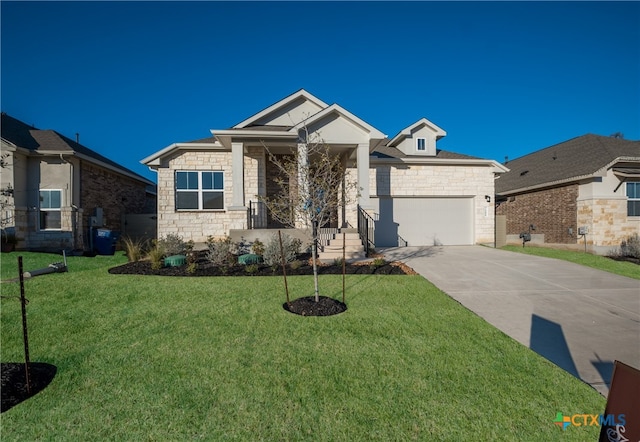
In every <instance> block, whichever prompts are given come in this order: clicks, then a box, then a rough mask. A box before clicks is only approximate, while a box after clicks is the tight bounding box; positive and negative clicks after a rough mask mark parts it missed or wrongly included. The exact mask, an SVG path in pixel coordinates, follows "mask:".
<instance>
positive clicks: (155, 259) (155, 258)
mask: <svg viewBox="0 0 640 442" xmlns="http://www.w3.org/2000/svg"><path fill="white" fill-rule="evenodd" d="M147 257H148V258H149V261H151V268H152V269H153V270H159V269H161V268H162V267H163V266H164V257H165V250H164V248H163V246H162V243H161V242H160V241H156V242H155V245H154V247H153V248H152V249H151V250H149V253H148V254H147Z"/></svg>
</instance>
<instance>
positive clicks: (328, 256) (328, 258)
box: [318, 251, 367, 264]
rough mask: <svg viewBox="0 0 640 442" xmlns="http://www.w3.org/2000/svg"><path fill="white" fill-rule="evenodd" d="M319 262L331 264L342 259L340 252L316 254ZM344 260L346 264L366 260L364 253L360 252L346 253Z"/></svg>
mask: <svg viewBox="0 0 640 442" xmlns="http://www.w3.org/2000/svg"><path fill="white" fill-rule="evenodd" d="M318 259H319V260H320V262H323V263H326V264H331V263H333V262H335V261H336V260H337V259H342V251H340V252H339V253H338V252H328V253H327V252H323V253H319V254H318ZM345 259H346V261H347V262H353V261H360V260H364V259H367V256H366V255H365V253H364V251H362V252H347V253H345Z"/></svg>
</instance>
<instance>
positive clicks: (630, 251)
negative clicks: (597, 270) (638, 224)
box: [620, 233, 640, 258]
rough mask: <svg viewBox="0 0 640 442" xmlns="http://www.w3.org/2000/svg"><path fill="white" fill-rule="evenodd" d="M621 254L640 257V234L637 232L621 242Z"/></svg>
mask: <svg viewBox="0 0 640 442" xmlns="http://www.w3.org/2000/svg"><path fill="white" fill-rule="evenodd" d="M620 256H628V257H631V258H640V236H639V235H638V234H637V233H635V234H633V235H631V236H629V237H628V238H627V239H625V240H623V241H622V242H621V243H620Z"/></svg>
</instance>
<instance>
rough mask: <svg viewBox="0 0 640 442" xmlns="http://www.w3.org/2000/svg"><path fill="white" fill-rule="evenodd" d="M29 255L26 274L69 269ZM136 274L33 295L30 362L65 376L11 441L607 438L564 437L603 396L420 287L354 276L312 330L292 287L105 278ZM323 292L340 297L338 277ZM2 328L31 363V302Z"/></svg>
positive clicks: (583, 432) (275, 282)
mask: <svg viewBox="0 0 640 442" xmlns="http://www.w3.org/2000/svg"><path fill="white" fill-rule="evenodd" d="M23 255H24V256H25V270H30V269H33V268H39V267H44V266H46V265H47V264H49V263H52V262H55V261H59V260H61V257H59V256H55V255H36V254H28V253H23ZM16 256H17V253H11V254H3V255H2V279H3V280H4V279H7V278H12V277H14V276H15V275H16V270H15V269H16V265H15V263H14V262H15V257H16ZM123 262H124V258H123V257H122V256H116V257H102V256H97V257H95V258H80V257H77V258H76V257H73V258H68V263H69V272H68V273H63V274H52V275H45V276H38V277H36V278H33V279H31V280H28V281H26V296H27V298H28V299H29V301H30V302H29V305H28V307H27V308H28V315H29V336H30V350H31V360H32V361H34V362H46V363H49V364H53V365H55V366H56V367H57V370H58V371H57V375H56V376H55V378H54V379H53V382H52V383H51V384H50V385H49V386H48V387H47V388H46V389H45V390H43V391H42V392H40V393H39V394H37V395H36V396H34V397H33V398H31V399H29V400H27V401H25V402H23V403H21V404H19V405H17V406H15V407H14V408H12V409H11V410H9V411H7V412H5V413H3V414H2V418H1V426H2V427H1V431H2V438H3V440H5V441H9V440H20V441H24V440H30V441H31V440H44V439H46V440H87V439H91V440H192V439H197V440H242V441H245V440H246V441H255V440H269V441H271V440H313V441H323V440H325V441H354V440H356V441H357V440H362V441H368V440H381V441H389V440H403V441H404V440H456V441H460V440H491V441H498V440H508V441H513V440H545V441H551V440H562V441H567V440H575V441H583V440H595V439H597V435H598V430H599V428H597V427H569V428H568V429H567V430H565V431H563V430H562V429H561V428H559V427H557V426H556V425H554V424H553V420H554V419H555V418H556V414H557V413H558V412H561V413H563V414H565V415H569V414H576V413H580V414H600V413H602V412H603V411H604V406H605V399H604V398H602V396H600V394H598V393H597V392H596V391H595V390H593V389H592V388H591V387H589V386H588V385H586V384H584V383H583V382H581V381H580V380H578V379H576V378H574V377H573V376H571V375H569V374H568V373H566V372H565V371H564V370H562V369H560V368H557V367H556V366H554V365H553V364H551V363H550V362H548V361H547V360H545V359H544V358H542V357H541V356H539V355H537V354H536V353H534V352H533V351H531V350H529V349H527V348H526V347H524V346H522V345H520V344H519V343H517V342H516V341H514V340H513V339H511V338H509V337H508V336H506V335H504V334H503V333H502V332H500V331H498V330H497V329H495V328H494V327H492V326H490V325H489V324H487V323H486V322H485V321H484V320H482V319H480V318H479V317H477V316H476V315H474V314H473V313H471V312H470V311H468V310H467V309H465V308H464V307H462V306H461V305H460V304H458V303H457V302H455V301H453V300H452V299H451V298H449V297H448V296H447V295H445V294H444V293H442V292H441V291H439V290H438V289H436V288H435V287H434V286H433V285H431V284H430V283H429V282H427V281H426V280H425V279H423V278H422V277H420V276H379V275H349V276H348V279H347V284H346V285H347V298H346V301H347V305H348V310H347V311H346V312H345V313H343V314H340V315H337V316H331V317H301V316H297V315H293V314H291V313H288V312H286V311H285V310H284V309H283V308H282V304H283V302H284V292H283V287H282V286H283V284H282V279H281V278H279V277H200V278H188V277H160V276H134V275H111V274H109V273H108V272H107V269H108V268H109V267H110V266H113V265H115V264H116V263H123ZM288 282H289V288H290V291H291V293H292V294H293V295H292V296H293V297H299V296H307V295H309V294H311V293H312V291H313V280H312V277H309V276H297V277H291V278H289V281H288ZM320 283H321V294H323V295H326V296H333V297H336V298H341V296H342V295H341V289H342V278H341V277H340V276H335V275H326V276H322V277H321V280H320ZM2 294H3V296H15V295H18V294H19V287H18V284H17V283H3V284H2ZM1 319H2V336H1V340H2V342H1V343H2V354H1V360H2V362H20V361H21V360H22V358H23V346H22V331H21V320H20V303H19V302H18V301H16V300H15V299H13V298H3V299H2V312H1Z"/></svg>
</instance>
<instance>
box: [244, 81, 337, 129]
mask: <svg viewBox="0 0 640 442" xmlns="http://www.w3.org/2000/svg"><path fill="white" fill-rule="evenodd" d="M328 106H329V105H328V104H327V103H325V102H324V101H322V100H320V99H319V98H317V97H315V96H314V95H312V94H310V93H309V92H307V91H305V90H304V89H300V90H299V91H297V92H294V93H293V94H291V95H289V96H288V97H285V98H283V99H282V100H280V101H278V102H277V103H274V104H272V105H271V106H269V107H267V108H265V109H263V110H261V111H260V112H258V113H257V114H254V115H252V116H251V117H249V118H247V119H246V120H244V121H241V122H240V123H238V124H236V125H235V126H233V128H234V129H243V128H247V127H252V126H286V127H291V126H294V125H296V124H297V123H299V122H300V121H302V120H304V119H306V118H309V116H311V115H314V114H317V113H318V112H320V111H321V110H323V109H325V108H326V107H328Z"/></svg>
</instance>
